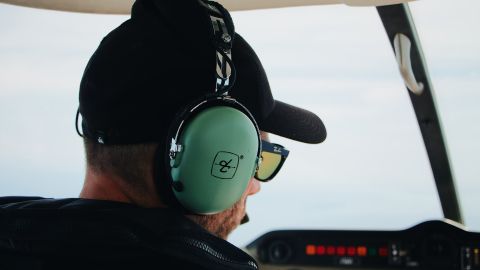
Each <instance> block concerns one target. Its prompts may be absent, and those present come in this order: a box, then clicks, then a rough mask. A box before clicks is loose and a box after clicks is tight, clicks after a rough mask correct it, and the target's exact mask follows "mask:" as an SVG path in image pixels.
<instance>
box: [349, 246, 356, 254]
mask: <svg viewBox="0 0 480 270" xmlns="http://www.w3.org/2000/svg"><path fill="white" fill-rule="evenodd" d="M347 254H348V256H355V254H357V250H356V249H355V247H348V248H347Z"/></svg>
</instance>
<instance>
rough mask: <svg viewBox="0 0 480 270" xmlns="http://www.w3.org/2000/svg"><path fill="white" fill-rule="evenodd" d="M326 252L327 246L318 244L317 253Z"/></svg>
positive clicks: (322, 253)
mask: <svg viewBox="0 0 480 270" xmlns="http://www.w3.org/2000/svg"><path fill="white" fill-rule="evenodd" d="M326 252H327V249H326V248H325V246H317V255H325V253H326Z"/></svg>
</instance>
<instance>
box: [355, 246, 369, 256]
mask: <svg viewBox="0 0 480 270" xmlns="http://www.w3.org/2000/svg"><path fill="white" fill-rule="evenodd" d="M357 254H358V256H367V247H364V246H360V247H357Z"/></svg>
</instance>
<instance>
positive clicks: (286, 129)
mask: <svg viewBox="0 0 480 270" xmlns="http://www.w3.org/2000/svg"><path fill="white" fill-rule="evenodd" d="M259 125H260V128H261V129H262V130H263V131H266V132H269V133H273V134H275V135H279V136H282V137H285V138H289V139H292V140H295V141H300V142H305V143H321V142H323V141H324V140H325V139H326V138H327V131H326V129H325V125H324V124H323V122H322V120H320V118H319V117H318V116H317V115H315V114H314V113H312V112H310V111H307V110H305V109H302V108H298V107H295V106H292V105H290V104H287V103H284V102H281V101H278V100H275V106H274V108H273V110H272V112H271V113H270V114H269V115H268V117H267V118H265V119H263V121H261V122H259Z"/></svg>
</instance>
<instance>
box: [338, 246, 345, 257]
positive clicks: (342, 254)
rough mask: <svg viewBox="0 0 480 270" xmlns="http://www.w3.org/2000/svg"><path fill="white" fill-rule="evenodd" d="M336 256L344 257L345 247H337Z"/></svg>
mask: <svg viewBox="0 0 480 270" xmlns="http://www.w3.org/2000/svg"><path fill="white" fill-rule="evenodd" d="M337 255H338V256H344V255H345V247H342V246H340V247H337Z"/></svg>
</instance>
